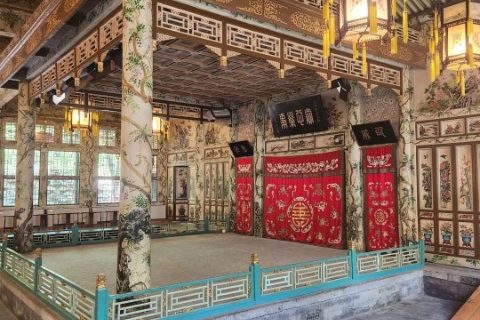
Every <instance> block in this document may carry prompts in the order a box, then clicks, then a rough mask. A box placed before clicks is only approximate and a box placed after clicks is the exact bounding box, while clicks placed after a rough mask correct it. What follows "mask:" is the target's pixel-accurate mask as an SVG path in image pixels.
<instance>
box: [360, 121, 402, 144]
mask: <svg viewBox="0 0 480 320" xmlns="http://www.w3.org/2000/svg"><path fill="white" fill-rule="evenodd" d="M352 129H353V133H354V134H355V139H357V142H358V145H359V146H372V145H376V144H388V143H397V141H398V140H397V136H396V135H395V132H394V131H393V127H392V124H391V123H390V121H388V120H387V121H379V122H371V123H364V124H358V125H353V126H352Z"/></svg>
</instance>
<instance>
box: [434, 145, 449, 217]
mask: <svg viewBox="0 0 480 320" xmlns="http://www.w3.org/2000/svg"><path fill="white" fill-rule="evenodd" d="M436 154H437V163H436V166H437V170H436V174H437V189H438V190H437V199H438V208H439V210H452V209H453V199H452V149H451V147H438V148H437V149H436Z"/></svg>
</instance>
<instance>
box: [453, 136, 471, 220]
mask: <svg viewBox="0 0 480 320" xmlns="http://www.w3.org/2000/svg"><path fill="white" fill-rule="evenodd" d="M455 153H456V158H455V160H456V174H457V179H456V180H457V181H456V182H457V210H458V211H468V212H470V211H472V210H473V170H472V148H471V146H470V145H459V146H456V147H455Z"/></svg>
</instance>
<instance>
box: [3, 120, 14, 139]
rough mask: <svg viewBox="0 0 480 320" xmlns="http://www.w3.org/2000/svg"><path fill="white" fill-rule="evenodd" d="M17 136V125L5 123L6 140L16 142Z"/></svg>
mask: <svg viewBox="0 0 480 320" xmlns="http://www.w3.org/2000/svg"><path fill="white" fill-rule="evenodd" d="M16 135H17V124H16V123H15V122H7V123H5V140H6V141H15V140H16V139H17V138H16Z"/></svg>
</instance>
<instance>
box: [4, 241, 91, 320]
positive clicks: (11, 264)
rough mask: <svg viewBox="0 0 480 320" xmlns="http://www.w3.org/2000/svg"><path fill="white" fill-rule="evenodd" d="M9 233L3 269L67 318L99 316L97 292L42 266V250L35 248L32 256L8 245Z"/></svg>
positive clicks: (5, 245) (5, 244)
mask: <svg viewBox="0 0 480 320" xmlns="http://www.w3.org/2000/svg"><path fill="white" fill-rule="evenodd" d="M7 242H8V240H7V237H4V238H3V241H2V245H1V246H0V271H1V272H3V273H5V274H6V275H8V276H9V277H11V278H12V279H13V280H15V281H16V282H17V283H19V284H21V285H22V286H23V287H25V288H26V289H27V290H29V291H31V292H33V293H34V294H35V295H36V296H37V297H38V298H39V299H40V300H42V301H43V302H45V303H46V304H47V305H48V306H50V307H51V308H52V309H54V310H55V311H56V312H57V313H58V314H60V315H62V317H64V318H65V319H79V320H80V319H84V320H86V319H95V303H96V300H95V295H94V294H93V293H91V292H89V291H87V290H85V289H83V288H81V287H80V286H79V285H77V284H75V283H73V282H72V281H70V280H68V279H66V278H64V277H62V276H61V275H58V274H56V273H55V272H53V271H51V270H49V269H47V268H45V267H44V266H42V250H41V249H37V250H35V256H36V257H35V259H34V260H30V259H27V258H25V257H24V256H22V255H20V254H18V253H16V252H15V251H13V250H12V249H10V248H8V247H7Z"/></svg>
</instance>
